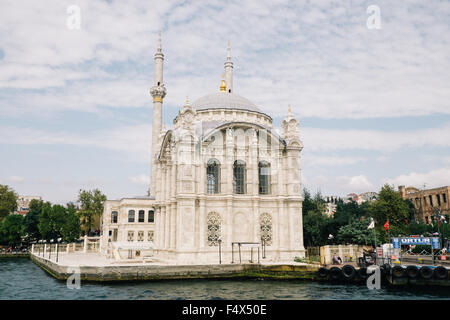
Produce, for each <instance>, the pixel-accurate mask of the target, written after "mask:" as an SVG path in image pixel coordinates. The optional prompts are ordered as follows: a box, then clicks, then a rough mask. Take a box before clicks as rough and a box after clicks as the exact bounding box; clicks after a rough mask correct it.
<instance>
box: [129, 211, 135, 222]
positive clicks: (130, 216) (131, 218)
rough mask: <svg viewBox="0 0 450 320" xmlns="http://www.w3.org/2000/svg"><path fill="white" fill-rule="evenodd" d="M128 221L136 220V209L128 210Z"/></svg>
mask: <svg viewBox="0 0 450 320" xmlns="http://www.w3.org/2000/svg"><path fill="white" fill-rule="evenodd" d="M128 222H134V210H129V211H128Z"/></svg>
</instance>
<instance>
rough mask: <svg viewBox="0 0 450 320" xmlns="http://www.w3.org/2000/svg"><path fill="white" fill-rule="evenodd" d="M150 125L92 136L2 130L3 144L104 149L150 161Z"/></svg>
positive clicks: (31, 130)
mask: <svg viewBox="0 0 450 320" xmlns="http://www.w3.org/2000/svg"><path fill="white" fill-rule="evenodd" d="M151 132H152V127H151V125H147V124H140V125H134V126H123V127H118V128H114V129H110V130H99V131H96V132H93V133H91V134H78V135H76V134H73V133H67V132H47V131H44V130H38V129H28V128H17V127H13V126H4V127H0V143H2V144H21V145H74V146H86V147H98V148H105V149H109V150H114V151H120V152H122V153H123V155H124V158H127V159H129V160H133V161H135V162H136V161H137V162H149V161H150V150H151V149H150V148H151Z"/></svg>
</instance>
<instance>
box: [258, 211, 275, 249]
mask: <svg viewBox="0 0 450 320" xmlns="http://www.w3.org/2000/svg"><path fill="white" fill-rule="evenodd" d="M259 230H260V235H261V242H264V244H265V245H266V246H271V245H272V217H271V215H270V214H268V213H262V214H261V215H260V216H259Z"/></svg>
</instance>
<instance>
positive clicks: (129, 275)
mask: <svg viewBox="0 0 450 320" xmlns="http://www.w3.org/2000/svg"><path fill="white" fill-rule="evenodd" d="M30 257H31V259H32V260H33V261H34V263H36V264H37V265H38V266H39V267H41V268H42V269H44V270H45V271H47V272H48V273H49V274H50V275H52V276H53V277H55V278H57V279H59V280H66V279H67V278H68V277H70V276H71V275H73V274H74V272H75V269H76V267H73V266H63V265H61V264H57V263H55V262H53V261H50V260H48V259H46V258H43V257H39V256H36V255H33V254H32V255H30ZM317 270H318V267H317V266H312V265H261V264H215V265H145V264H143V265H129V266H127V265H117V266H81V267H79V272H80V279H81V280H82V281H95V282H108V281H137V280H175V279H214V278H222V279H227V278H228V279H229V278H270V279H280V280H281V279H313V278H314V277H315V276H316V274H317Z"/></svg>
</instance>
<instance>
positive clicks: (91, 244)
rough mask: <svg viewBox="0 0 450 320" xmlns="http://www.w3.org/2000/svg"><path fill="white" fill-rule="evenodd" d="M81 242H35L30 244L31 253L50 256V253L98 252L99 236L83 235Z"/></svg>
mask: <svg viewBox="0 0 450 320" xmlns="http://www.w3.org/2000/svg"><path fill="white" fill-rule="evenodd" d="M80 240H81V242H71V243H35V244H33V245H32V246H31V253H32V254H34V255H37V256H41V257H46V258H47V257H51V256H52V254H59V253H74V252H84V253H87V252H100V245H101V238H100V237H87V236H85V237H83V238H80Z"/></svg>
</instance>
